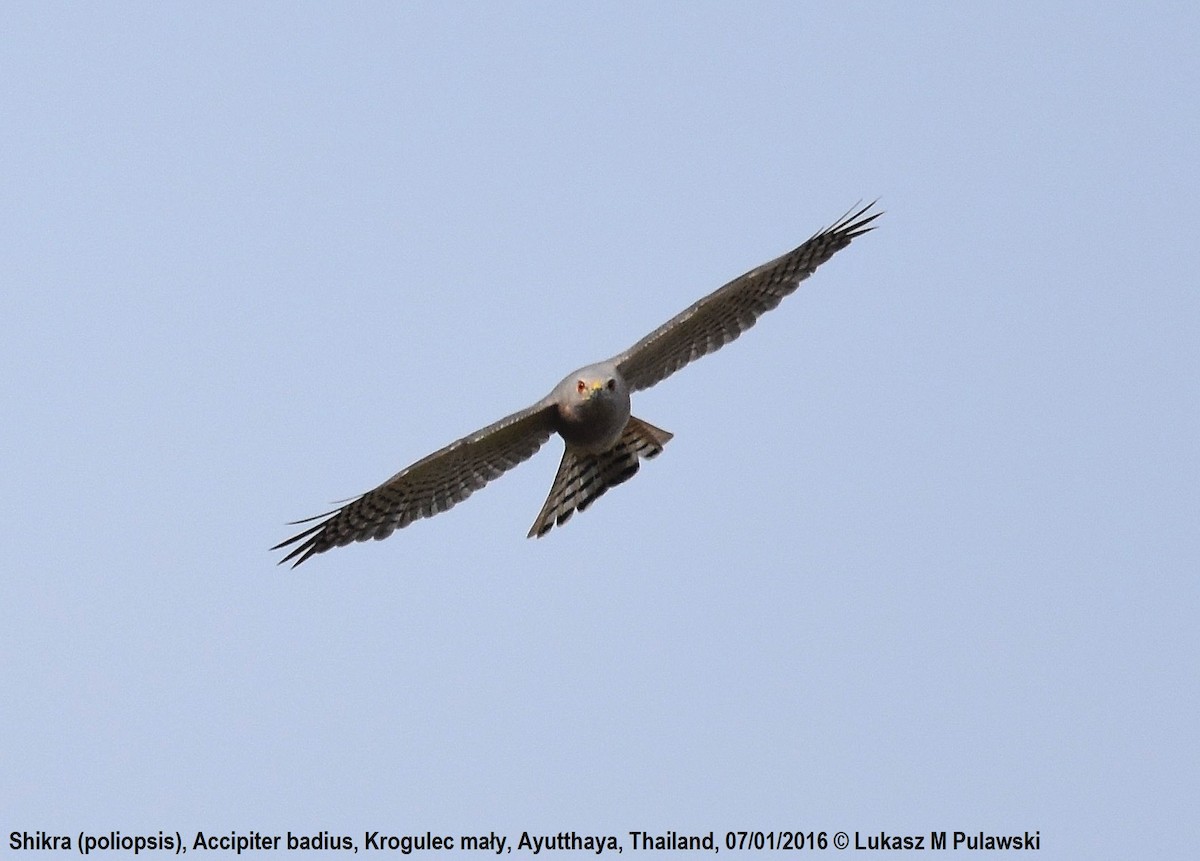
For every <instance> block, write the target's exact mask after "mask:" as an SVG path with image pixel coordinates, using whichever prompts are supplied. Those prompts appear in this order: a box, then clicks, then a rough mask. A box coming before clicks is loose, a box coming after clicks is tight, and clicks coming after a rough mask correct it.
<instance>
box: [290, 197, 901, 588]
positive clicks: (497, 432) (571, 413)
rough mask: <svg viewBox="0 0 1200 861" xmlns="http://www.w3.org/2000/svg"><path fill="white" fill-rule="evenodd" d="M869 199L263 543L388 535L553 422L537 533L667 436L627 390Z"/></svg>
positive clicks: (760, 293) (727, 325)
mask: <svg viewBox="0 0 1200 861" xmlns="http://www.w3.org/2000/svg"><path fill="white" fill-rule="evenodd" d="M873 206H874V204H873V203H871V204H867V205H866V206H864V207H862V208H856V209H853V210H851V211H850V212H848V213H847V214H846V215H844V216H843V217H842V218H840V219H838V221H837V222H836V223H834V224H833V226H832V227H829V228H827V229H825V230H821V231H819V232H818V233H816V234H814V235H813V236H812V238H811V239H809V240H808V241H807V242H805V243H804V244H802V245H801V246H799V247H798V248H796V249H795V250H793V251H789V252H788V253H787V254H784V255H783V256H782V257H779V258H776V259H775V260H772V261H771V262H770V263H765V264H763V265H762V266H759V267H758V268H757V269H753V270H751V271H749V272H747V273H746V274H745V275H742V276H741V277H740V278H735V279H734V280H732V281H730V282H729V283H728V284H726V285H725V286H724V287H721V288H720V289H719V290H716V291H715V292H713V293H710V294H709V295H708V296H705V297H704V298H703V299H701V300H700V301H699V302H696V303H695V304H694V305H692V306H691V307H690V308H687V309H686V310H685V311H683V313H681V314H679V315H677V316H675V317H673V318H672V319H670V320H668V321H667V322H666V323H664V324H663V325H661V326H659V327H658V328H657V329H655V330H654V331H653V332H651V333H650V334H649V335H647V336H646V337H644V338H642V340H640V341H638V342H637V343H636V344H634V345H633V346H632V347H630V348H629V349H628V350H626V351H625V352H623V353H618V354H617V355H615V356H613V357H612V358H611V359H606V360H605V361H603V362H597V363H596V364H594V365H587V366H586V367H583V368H580V369H579V370H577V371H574V372H572V373H571V374H568V375H567V376H566V377H564V378H563V380H562V382H560V383H559V384H558V385H557V386H555V387H554V390H553V391H551V392H550V394H548V395H546V397H544V398H542V399H541V400H540V401H538V402H537V403H536V404H534V405H533V406H530V407H526V408H525V409H523V410H521V411H520V412H516V413H513V414H512V415H510V416H508V417H507V418H503V419H501V420H500V421H498V422H496V423H495V424H491V425H488V426H487V427H485V428H483V429H482V430H478V431H476V432H475V433H473V434H469V435H467V436H465V437H463V438H462V439H460V440H457V441H455V442H452V443H450V445H448V446H446V447H445V448H443V449H441V450H440V451H436V452H434V453H433V454H431V455H429V456H428V457H426V458H423V459H421V460H419V461H417V462H416V463H414V464H413V465H412V466H410V467H408V468H407V469H403V470H401V471H400V472H398V473H396V474H395V475H394V476H392V477H391V478H389V479H388V480H387V481H385V482H384V483H383V484H381V485H379V487H377V488H375V489H374V490H370V491H367V492H366V493H364V494H363V495H362V496H360V497H358V498H357V499H353V500H351V501H350V502H347V503H346V504H345V505H343V506H342V507H340V508H338V509H335V510H334V511H330V512H326V513H325V514H318V515H317V516H315V517H310V518H307V519H305V520H298V521H295V524H293V525H297V524H303V523H311V522H312V521H320V522H318V523H316V524H315V525H314V526H310V527H308V528H307V529H305V530H304V531H303V532H301V533H299V534H298V535H294V536H292V537H291V538H289V539H287V540H286V541H283V542H281V543H279V544H277V545H275V546H274V547H272V548H271V549H272V550H279V549H281V548H285V547H288V546H290V545H293V544H294V545H296V546H295V547H293V548H292V549H291V551H290V552H289V553H288V554H287V555H286V556H285V557H284V558H283V559H281V560H280V564H282V563H284V562H288V561H290V560H292V559H295V560H296V561H295V562H294V563H293V565H292V567H295V566H296V565H299V564H300V563H301V562H303V561H304V560H305V559H308V558H309V557H310V556H312V555H313V554H316V553H323V552H325V551H326V550H328V549H329V548H331V547H341V546H343V545H346V544H349V543H351V542H353V541H366V540H367V539H369V538H374V539H376V540H379V539H382V538H387V537H388V536H389V535H391V534H392V533H393V532H395V531H396V530H397V529H401V528H403V527H405V526H407V525H408V524H410V523H412V522H413V521H414V520H419V519H420V518H422V517H432V516H433V515H435V514H440V513H441V512H443V511H446V510H448V509H450V508H453V507H454V506H455V505H456V504H458V503H459V502H462V501H463V500H464V499H466V498H467V497H468V496H470V495H471V494H472V493H474V492H475V491H476V490H478V489H479V488H481V487H483V486H484V485H485V484H487V483H488V482H489V481H491V480H492V479H494V478H499V477H500V476H501V475H503V474H504V473H505V472H507V471H508V470H510V469H512V468H513V467H514V466H516V465H517V464H519V463H521V461H524V460H527V459H528V458H530V457H532V456H533V454H534V452H536V451H537V450H538V449H539V448H541V446H542V444H543V443H545V442H546V440H548V439H550V436H551V435H552V434H555V433H557V434H558V435H559V436H561V437H562V439H563V442H564V443H565V451H564V452H563V456H562V462H561V463H560V464H559V467H558V473H557V474H556V475H555V477H554V483H553V484H552V485H551V486H550V495H549V496H548V497H546V503H545V505H543V506H542V510H541V512H539V513H538V516H537V519H536V520H535V521H534V522H533V527H532V528H531V529H530V530H529V536H528V537H530V538H533V537H539V538H540V537H541V536H543V535H545V534H546V533H547V532H548V531H549V530H550V529H551V527H553V526H555V525H556V524H557V525H559V526H561V525H562V524H564V523H566V522H567V520H568V519H569V518H570V517H571V515H572V514H573V513H574V512H576V511H583V510H584V509H585V508H587V507H588V506H589V505H591V504H592V503H593V502H594V501H595V500H596V498H597V497H599V496H600V495H601V494H603V493H604V492H605V491H606V490H608V489H609V488H610V487H613V486H615V485H618V484H620V483H621V482H623V481H626V480H627V479H629V478H630V477H632V476H633V474H634V473H635V472H637V471H638V466H639V462H640V459H641V458H652V457H654V456H655V455H657V454H658V453H659V452H661V451H662V450H663V446H664V445H666V443H667V441H668V440H670V439H671V436H672V434H670V433H668V432H667V431H665V430H662V429H661V428H656V427H655V426H654V425H652V424H650V423H649V422H646V421H643V420H641V419H639V418H636V417H635V416H633V415H631V414H630V412H629V395H630V393H631V392H636V391H638V390H640V389H646V388H649V387H650V386H652V385H654V384H655V383H657V382H659V381H661V380H664V379H666V378H667V377H668V376H670V375H671V374H673V373H675V371H678V370H679V369H680V368H682V367H683V366H684V365H686V364H688V363H689V362H691V361H693V360H695V359H698V358H700V357H701V356H703V355H706V354H708V353H711V352H713V351H714V350H717V349H719V348H720V347H722V346H724V345H725V344H727V343H729V342H730V341H732V340H733V339H734V338H736V337H737V336H738V335H740V334H741V333H742V332H744V331H746V330H747V329H749V328H750V327H751V326H753V325H754V323H755V321H756V320H757V319H758V318H759V317H760V316H761V315H762V314H764V313H766V312H767V311H770V310H771V309H772V308H774V307H775V306H776V305H778V304H779V302H780V301H781V300H782V299H783V297H784V296H787V295H788V294H790V293H792V292H793V291H794V290H795V289H796V287H797V286H799V284H800V282H801V281H803V280H804V279H805V278H807V277H808V276H809V275H811V274H812V273H813V271H814V270H815V269H816V268H817V267H818V266H820V265H821V264H822V263H824V262H825V261H826V260H828V259H829V258H830V257H832V256H833V255H834V254H836V253H837V252H838V251H840V250H841V249H843V248H845V247H846V246H847V245H849V244H850V241H851V240H852V239H854V238H855V237H857V236H861V235H862V234H864V233H866V232H867V231H869V230H873V229H874V228H873V227H871V222H873V221H874V220H875V219H876V218H878V217H879V216H880V215H882V212H872V211H871V209H872V207H873Z"/></svg>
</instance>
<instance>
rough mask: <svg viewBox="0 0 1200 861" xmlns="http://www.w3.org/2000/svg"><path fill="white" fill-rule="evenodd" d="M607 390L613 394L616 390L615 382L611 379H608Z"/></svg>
mask: <svg viewBox="0 0 1200 861" xmlns="http://www.w3.org/2000/svg"><path fill="white" fill-rule="evenodd" d="M608 390H609V391H610V392H615V391H616V390H617V381H616V380H615V379H614V378H612V377H609V378H608Z"/></svg>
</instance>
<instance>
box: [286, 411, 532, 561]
mask: <svg viewBox="0 0 1200 861" xmlns="http://www.w3.org/2000/svg"><path fill="white" fill-rule="evenodd" d="M555 409H556V408H555V406H554V404H553V403H551V402H549V400H548V399H547V400H543V401H540V402H539V403H537V404H535V405H534V406H532V407H529V408H528V409H525V410H521V411H520V412H518V413H513V414H512V415H511V416H508V417H507V418H504V419H501V420H500V421H498V422H496V423H495V424H492V425H488V426H487V427H485V428H484V429H483V430H480V431H476V432H475V433H473V434H470V435H469V436H465V437H463V438H462V439H460V440H457V441H456V442H452V443H450V445H448V446H446V447H445V448H443V449H441V450H440V451H435V452H434V453H433V454H431V455H429V456H428V457H426V458H423V459H421V460H419V461H417V462H416V463H414V464H413V465H412V466H410V467H408V468H407V469H405V470H402V471H401V472H398V473H396V474H395V475H394V476H392V477H391V478H389V479H388V480H387V481H385V482H384V483H383V484H381V485H379V487H377V488H375V489H374V490H370V491H367V492H366V493H364V494H363V495H362V496H360V497H358V498H357V499H355V500H353V501H351V502H348V503H346V504H345V505H343V506H342V507H341V508H339V509H337V510H335V511H329V512H326V513H325V514H318V515H316V516H315V517H309V518H306V519H305V520H297V521H296V523H297V524H300V523H309V522H311V521H313V520H320V521H321V522H320V523H317V524H316V525H315V526H310V527H309V528H308V529H305V530H304V531H303V532H301V533H300V534H299V535H293V536H292V537H291V538H289V539H288V540H287V541H282V542H280V543H279V544H276V545H275V546H274V547H272V548H271V549H272V550H279V549H280V548H283V547H288V546H289V545H292V544H296V545H297V546H296V547H293V548H292V550H291V552H289V553H288V555H287V556H285V557H283V559H281V560H279V561H280V564H283V563H284V562H287V561H289V560H291V559H296V561H295V562H294V563H293V564H292V567H293V568H294V567H296V566H297V565H299V564H300V563H301V562H303V561H304V560H305V559H307V558H308V557H310V556H312V555H313V554H314V553H323V552H325V551H326V550H328V549H329V548H330V547H341V546H343V545H346V544H349V543H351V542H352V541H366V540H367V539H368V538H374V539H376V540H378V539H381V538H387V537H388V536H389V535H391V534H392V533H393V532H395V531H396V530H397V529H401V528H403V527H405V526H408V524H410V523H412V522H413V521H414V520H419V519H420V518H422V517H433V515H435V514H439V513H441V512H443V511H447V510H449V509H451V508H453V507H454V506H455V505H456V504H457V503H459V502H462V501H463V500H464V499H466V498H467V497H468V496H470V495H471V494H472V493H474V492H475V491H476V490H479V488H481V487H483V486H484V485H485V484H487V483H488V482H489V481H491V480H492V479H494V478H499V477H500V476H501V475H503V474H504V473H506V472H508V470H510V469H512V468H513V467H514V466H516V465H517V464H518V463H521V461H524V460H528V459H529V458H530V457H532V456H533V454H534V452H536V451H537V450H538V449H539V448H541V447H542V444H543V443H545V442H546V440H548V439H549V438H550V434H552V433H553V432H554V413H555ZM297 557H299V558H297Z"/></svg>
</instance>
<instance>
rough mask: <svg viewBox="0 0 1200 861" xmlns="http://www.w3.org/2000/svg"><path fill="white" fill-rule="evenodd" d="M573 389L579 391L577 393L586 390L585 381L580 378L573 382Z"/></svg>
mask: <svg viewBox="0 0 1200 861" xmlns="http://www.w3.org/2000/svg"><path fill="white" fill-rule="evenodd" d="M575 391H577V392H579V394H581V395H582V394H583V393H584V392H586V391H587V383H585V382H584V381H583V380H580V381H579V382H577V383H576V384H575Z"/></svg>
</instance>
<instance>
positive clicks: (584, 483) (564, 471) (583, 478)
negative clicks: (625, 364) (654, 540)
mask: <svg viewBox="0 0 1200 861" xmlns="http://www.w3.org/2000/svg"><path fill="white" fill-rule="evenodd" d="M672 436H674V434H672V433H669V432H667V431H665V430H662V429H660V428H656V427H655V426H654V425H652V424H649V423H648V422H644V421H642V420H641V419H638V418H634V417H633V416H630V417H629V421H628V422H627V423H626V425H625V430H623V431H622V432H621V438H620V439H618V440H617V443H616V445H614V446H613V447H612V448H610V449H609V450H608V451H606V452H604V453H602V454H587V453H584V452H579V451H574V450H572V449H571V448H570V446H568V447H567V450H566V451H565V452H563V458H562V463H560V464H559V465H558V473H557V474H556V475H555V476H554V484H552V485H550V495H549V496H547V497H546V504H545V505H543V506H542V510H541V513H539V514H538V516H537V520H535V521H534V522H533V527H532V528H531V529H530V530H529V535H528V536H527V537H528V538H541V537H542V536H543V535H545V534H546V533H547V532H549V531H550V529H551V528H552V527H553V526H555V525H558V526H562V525H563V524H564V523H566V522H567V521H568V520H569V519H570V517H571V515H572V514H574V513H575V512H576V511H583V510H584V509H585V508H587V507H588V506H589V505H591V504H592V502H593V501H595V500H596V498H597V497H600V496H602V495H603V494H604V491H606V490H608V489H609V488H610V487H615V486H616V485H618V484H620V483H621V482H623V481H628V480H629V479H630V478H632V477H633V474H634V473H635V472H637V471H638V467H639V466H640V458H643V457H645V458H651V457H655V456H656V455H658V453H659V452H661V451H662V450H663V446H664V445H666V444H667V443H668V442H670V440H671V437H672Z"/></svg>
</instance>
